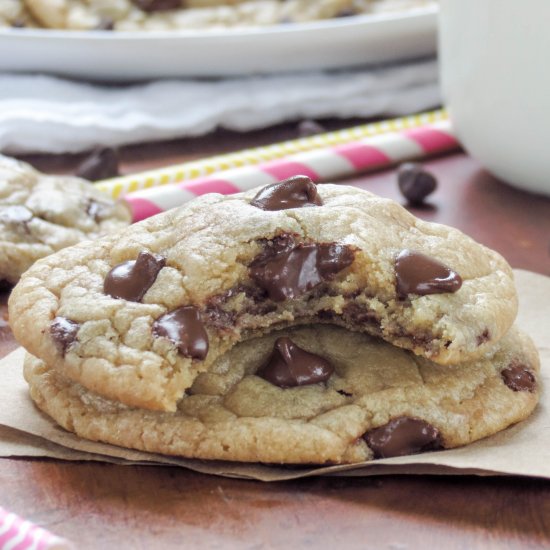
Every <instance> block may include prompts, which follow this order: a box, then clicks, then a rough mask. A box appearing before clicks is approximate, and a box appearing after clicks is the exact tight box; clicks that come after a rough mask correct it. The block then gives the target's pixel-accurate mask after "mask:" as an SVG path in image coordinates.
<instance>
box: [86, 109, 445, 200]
mask: <svg viewBox="0 0 550 550" xmlns="http://www.w3.org/2000/svg"><path fill="white" fill-rule="evenodd" d="M447 118H448V115H447V113H446V111H444V110H438V111H432V112H428V113H422V114H418V115H411V116H407V117H402V118H396V119H392V120H385V121H381V122H374V123H371V124H363V125H361V126H355V127H353V128H347V129H344V130H338V131H336V132H329V133H326V134H319V135H316V136H311V137H307V138H301V139H295V140H291V141H284V142H282V143H275V144H272V145H267V146H264V147H255V148H253V149H246V150H244V151H237V152H235V153H229V154H225V155H218V156H215V157H209V158H206V159H200V160H196V161H191V162H186V163H184V164H178V165H175V166H169V167H166V168H161V169H158V170H150V171H147V172H141V173H139V174H133V175H130V176H123V177H120V178H113V179H110V180H104V181H101V182H98V183H97V184H96V186H97V187H98V188H99V189H100V190H101V191H103V192H104V193H107V194H108V195H110V196H111V197H113V198H118V197H120V196H122V195H125V194H127V193H131V192H133V191H137V190H139V189H148V188H149V187H158V186H161V185H166V184H170V183H178V182H182V181H188V180H193V179H196V178H199V177H203V176H207V175H209V174H213V173H215V172H221V171H225V170H229V169H231V168H239V167H242V166H251V165H255V164H260V163H264V162H267V161H270V160H275V159H279V158H283V157H287V156H289V155H294V154H297V153H302V152H306V151H312V150H315V149H320V148H325V147H334V146H336V145H344V144H346V143H351V142H354V141H357V140H359V139H363V138H368V137H372V136H377V135H381V134H385V133H388V132H398V131H400V130H406V129H413V128H418V127H421V126H424V125H426V124H432V123H434V122H438V121H443V120H447Z"/></svg>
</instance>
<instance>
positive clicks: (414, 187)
mask: <svg viewBox="0 0 550 550" xmlns="http://www.w3.org/2000/svg"><path fill="white" fill-rule="evenodd" d="M397 183H398V185H399V190H400V191H401V193H402V195H403V196H404V197H405V198H406V199H407V200H408V201H409V203H410V204H413V205H418V204H422V203H423V202H424V199H425V198H426V197H427V196H428V195H429V194H431V193H433V192H434V191H435V189H436V187H437V180H436V179H435V177H434V176H433V174H431V173H430V172H428V171H426V170H424V169H423V168H422V166H421V165H420V164H417V163H416V162H406V163H404V164H402V165H401V166H399V169H398V171H397Z"/></svg>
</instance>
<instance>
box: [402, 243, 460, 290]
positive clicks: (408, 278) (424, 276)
mask: <svg viewBox="0 0 550 550" xmlns="http://www.w3.org/2000/svg"><path fill="white" fill-rule="evenodd" d="M395 276H396V286H397V294H398V295H399V296H400V297H401V298H404V297H406V296H407V295H408V294H419V295H420V296H425V295H427V294H441V293H444V292H456V291H457V290H458V289H459V288H460V287H461V286H462V278H461V277H460V275H459V274H458V273H456V272H455V271H453V270H452V269H450V268H449V267H447V266H446V265H444V264H442V263H441V262H438V261H437V260H435V259H434V258H431V257H430V256H426V255H425V254H421V253H420V252H416V251H414V250H402V251H401V252H400V253H399V254H398V256H397V258H396V260H395Z"/></svg>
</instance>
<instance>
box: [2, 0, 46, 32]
mask: <svg viewBox="0 0 550 550" xmlns="http://www.w3.org/2000/svg"><path fill="white" fill-rule="evenodd" d="M36 26H37V24H36V22H35V21H34V19H33V18H32V17H31V15H30V13H29V11H28V10H27V8H26V7H25V6H24V5H23V3H22V2H21V0H0V27H13V28H22V27H36Z"/></svg>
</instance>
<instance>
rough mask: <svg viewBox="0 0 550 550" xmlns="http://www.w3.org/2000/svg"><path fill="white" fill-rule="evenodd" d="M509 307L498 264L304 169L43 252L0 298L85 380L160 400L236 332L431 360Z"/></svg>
mask: <svg viewBox="0 0 550 550" xmlns="http://www.w3.org/2000/svg"><path fill="white" fill-rule="evenodd" d="M516 308H517V298H516V292H515V288H514V283H513V276H512V271H511V269H510V267H509V266H508V264H507V263H506V262H505V261H504V260H503V258H502V257H501V256H499V255H498V254H497V253H496V252H493V251H491V250H489V249H487V248H485V247H483V246H481V245H480V244H478V243H476V242H474V241H473V240H472V239H470V238H468V237H466V236H465V235H464V234H462V233H460V232H459V231H458V230H456V229H452V228H449V227H445V226H441V225H436V224H431V223H427V222H423V221H421V220H419V219H417V218H415V217H414V216H413V215H411V214H410V213H409V212H407V211H406V210H405V209H404V208H402V207H401V206H400V205H398V204H397V203H395V202H393V201H391V200H388V199H383V198H380V197H377V196H375V195H373V194H371V193H368V192H366V191H362V190H360V189H357V188H354V187H348V186H344V185H329V184H325V185H320V186H315V185H314V184H313V183H312V182H311V181H310V180H309V179H308V178H307V177H305V176H297V177H295V178H292V179H291V180H287V181H285V182H281V183H278V184H273V185H270V186H268V187H265V188H262V189H256V190H253V191H250V192H248V193H245V194H235V195H225V196H222V195H218V194H209V195H203V196H202V197H200V198H197V199H195V200H194V201H192V202H191V203H188V204H187V205H184V206H182V207H180V208H177V209H174V210H171V211H169V212H166V213H163V214H161V215H159V216H155V217H153V218H150V219H148V220H145V221H143V222H141V223H139V224H134V225H133V226H131V227H130V228H128V229H126V230H124V231H121V232H120V233H118V234H116V235H112V236H107V237H104V238H103V239H101V240H98V241H95V242H93V243H84V244H80V245H77V246H75V247H72V248H70V249H68V250H64V251H61V252H59V253H58V254H56V255H55V256H54V257H51V258H46V259H44V260H42V261H41V262H39V263H38V264H36V265H35V266H34V267H33V268H31V269H30V270H29V271H28V272H27V273H26V274H25V275H24V276H23V278H22V279H21V282H20V283H19V285H18V286H17V287H16V288H15V289H14V291H13V292H12V294H11V298H10V322H11V326H12V329H13V331H14V334H15V336H16V338H17V340H18V341H19V342H20V343H21V344H22V345H23V346H24V347H25V348H27V350H28V351H29V352H30V353H32V354H33V355H35V356H37V357H39V358H40V359H42V360H44V361H45V362H46V363H47V364H48V365H50V366H52V367H54V368H56V369H58V370H59V371H60V372H61V373H62V374H63V375H65V376H67V377H68V378H70V379H72V380H74V381H76V382H79V383H81V384H83V385H84V386H86V387H87V388H88V389H89V390H91V391H94V392H97V393H99V394H102V395H104V396H105V397H108V398H112V399H115V400H118V401H121V402H123V403H126V404H128V405H130V406H138V407H143V408H150V409H160V410H168V411H173V410H175V407H176V403H177V402H178V400H179V399H180V398H181V396H182V394H183V392H184V390H185V389H186V388H188V387H189V386H191V384H192V383H193V380H194V379H195V377H196V376H197V374H198V373H200V372H204V371H206V370H208V368H209V367H210V366H211V365H212V364H213V362H214V361H215V360H216V359H217V358H218V357H219V356H220V355H221V354H223V353H225V352H226V351H227V350H229V349H230V348H231V347H232V346H234V345H235V344H236V343H237V342H239V341H241V340H243V339H247V338H250V337H252V336H257V335H258V334H261V333H266V332H269V331H270V330H273V329H274V328H281V327H284V326H289V325H294V324H305V323H311V322H328V323H332V324H338V325H342V326H345V327H347V328H349V329H351V330H356V331H363V332H368V333H370V334H373V335H376V336H381V337H382V338H383V339H385V340H387V341H388V342H390V343H392V344H394V345H396V346H400V347H403V348H407V349H411V350H412V351H413V352H414V353H416V354H418V355H422V356H425V357H428V358H431V359H432V360H434V361H435V362H438V363H442V364H449V363H456V362H461V361H466V360H472V359H474V358H476V357H480V356H482V355H483V354H485V353H487V351H489V350H490V349H491V348H492V346H493V345H494V344H495V342H497V341H498V340H499V339H500V338H501V337H502V336H503V335H504V334H505V333H506V332H507V331H508V329H509V328H510V326H511V324H512V322H513V320H514V318H515V315H516Z"/></svg>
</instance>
